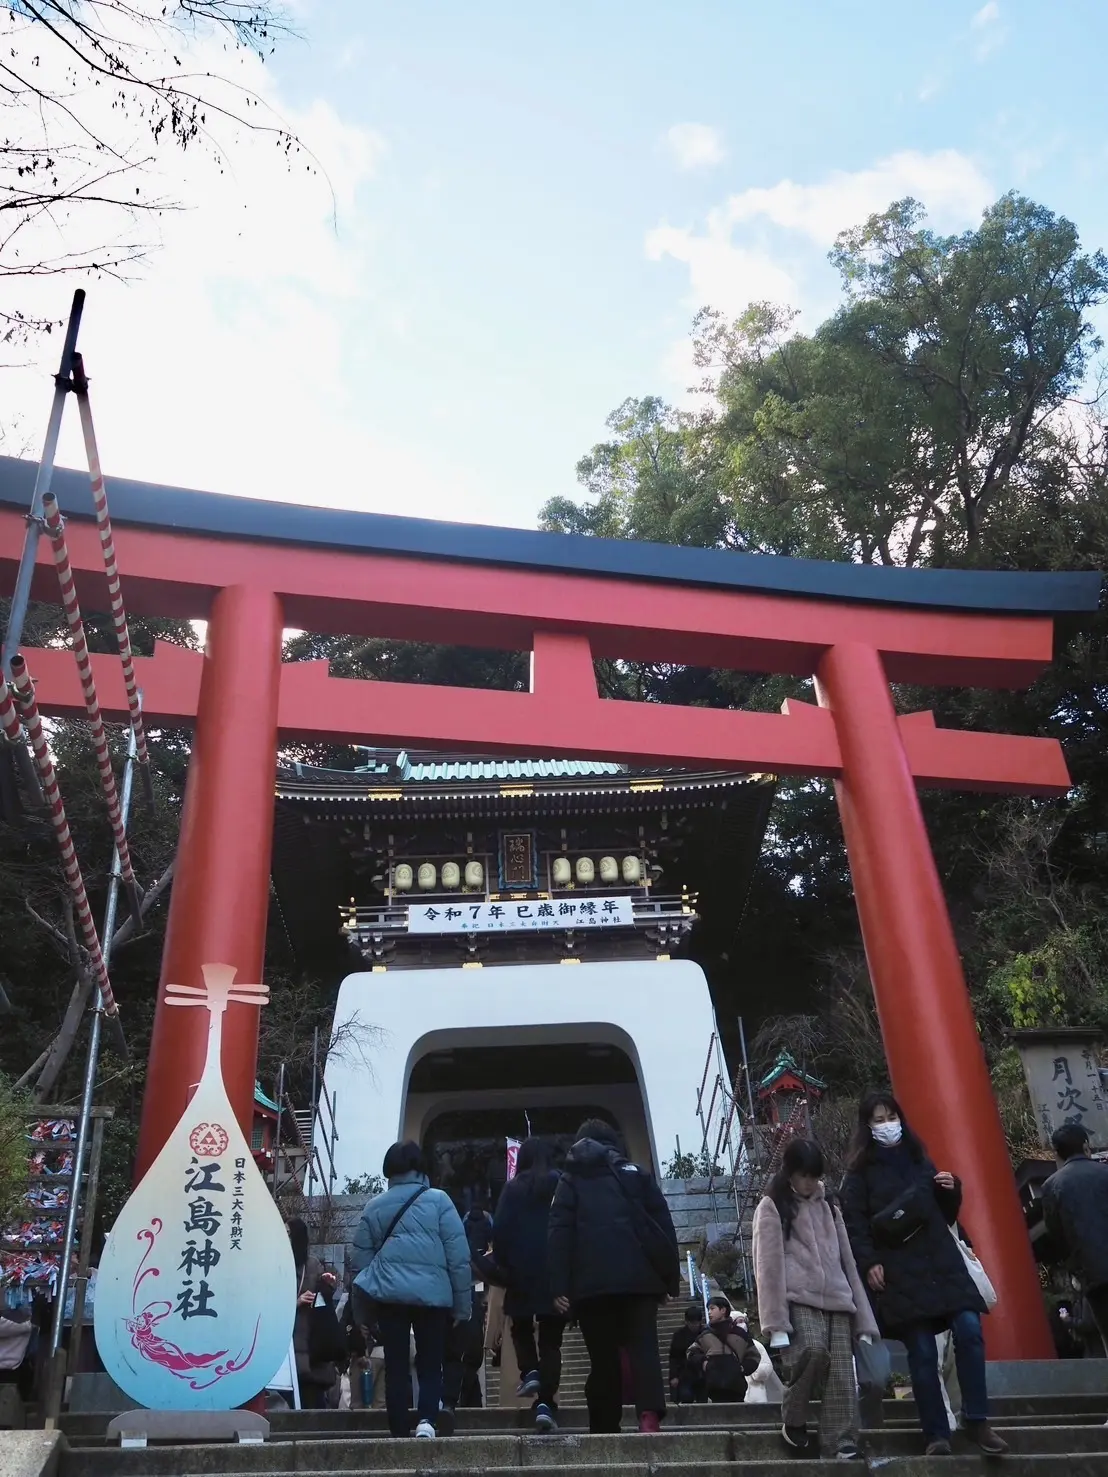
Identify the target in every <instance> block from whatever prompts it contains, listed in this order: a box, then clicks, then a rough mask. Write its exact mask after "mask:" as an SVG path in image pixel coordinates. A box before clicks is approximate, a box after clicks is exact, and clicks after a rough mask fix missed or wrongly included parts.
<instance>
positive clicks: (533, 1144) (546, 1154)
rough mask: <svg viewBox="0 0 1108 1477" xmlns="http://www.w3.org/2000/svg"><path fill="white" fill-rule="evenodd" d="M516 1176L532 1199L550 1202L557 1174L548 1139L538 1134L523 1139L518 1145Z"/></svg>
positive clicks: (547, 1203) (552, 1150) (552, 1151)
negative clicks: (524, 1185)
mask: <svg viewBox="0 0 1108 1477" xmlns="http://www.w3.org/2000/svg"><path fill="white" fill-rule="evenodd" d="M516 1178H517V1179H519V1180H520V1181H521V1182H522V1183H524V1184H526V1186H527V1194H528V1196H529V1197H530V1198H531V1199H532V1200H539V1201H542V1202H543V1203H544V1204H546V1205H549V1204H550V1202H551V1200H553V1198H554V1189H555V1187H556V1185H557V1183H558V1175H557V1171H556V1170H555V1168H554V1149H553V1146H552V1145H551V1143H550V1141H549V1140H548V1139H544V1138H540V1137H539V1136H538V1135H535V1136H534V1137H532V1138H529V1139H524V1141H523V1143H522V1144H521V1145H520V1146H519V1159H518V1160H517V1162H516Z"/></svg>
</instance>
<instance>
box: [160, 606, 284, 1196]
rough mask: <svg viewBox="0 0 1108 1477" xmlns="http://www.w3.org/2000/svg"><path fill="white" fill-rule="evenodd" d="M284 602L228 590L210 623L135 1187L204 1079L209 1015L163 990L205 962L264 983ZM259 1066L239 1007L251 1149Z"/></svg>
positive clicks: (240, 1112)
mask: <svg viewBox="0 0 1108 1477" xmlns="http://www.w3.org/2000/svg"><path fill="white" fill-rule="evenodd" d="M281 623H282V617H281V603H280V601H279V600H278V599H277V596H276V595H274V594H272V593H270V591H268V590H260V589H255V588H251V587H248V586H246V585H228V586H227V587H226V588H225V589H223V590H221V591H220V592H219V594H218V595H217V596H216V597H215V600H214V602H213V604H212V610H211V616H210V618H209V621H208V636H207V645H206V648H205V652H204V668H203V673H202V676H201V678H200V703H199V707H198V710H197V714H196V732H195V736H194V738H193V744H192V756H191V759H190V761H189V770H188V786H187V789H186V791H185V805H184V812H183V814H182V817H181V837H180V842H179V845H178V851H177V866H176V872H175V874H174V878H173V897H172V902H171V903H170V908H169V921H168V924H167V926H166V936H165V953H164V954H163V956H162V973H161V979H160V980H159V982H158V1001H157V1006H156V1008H155V1014H154V1032H153V1037H152V1039H151V1043H150V1062H149V1066H148V1068H147V1076H146V1092H145V1094H144V1097H143V1105H142V1127H141V1130H140V1132H139V1143H138V1155H137V1160H136V1164H135V1181H136V1183H137V1182H138V1181H139V1180H140V1179H141V1178H142V1176H143V1175H144V1174H145V1173H146V1171H147V1170H148V1169H149V1168H150V1165H151V1164H152V1163H153V1162H154V1160H155V1159H156V1158H157V1156H158V1152H159V1150H160V1149H161V1147H162V1145H163V1144H164V1143H165V1141H166V1139H167V1138H168V1137H169V1134H170V1133H171V1131H172V1130H173V1128H174V1127H175V1125H176V1123H177V1120H178V1119H179V1118H180V1116H181V1114H182V1113H183V1112H184V1110H185V1107H186V1106H187V1103H188V1099H189V1097H190V1096H191V1094H192V1089H193V1088H194V1087H195V1086H196V1084H197V1082H198V1081H199V1080H200V1073H201V1070H202V1068H203V1065H204V1052H205V1049H206V1045H207V1035H208V1016H207V1012H206V1011H202V1010H175V1009H172V1008H171V1007H170V1006H168V1005H167V1004H166V999H165V987H166V985H167V984H168V983H170V982H171V981H172V982H173V983H176V984H193V983H194V982H195V981H197V980H199V979H200V978H201V977H202V976H201V973H200V966H201V965H202V964H233V965H234V966H235V968H236V969H237V970H238V977H239V979H240V980H246V981H254V980H260V979H261V978H262V964H263V960H264V956H265V935H266V916H267V913H268V911H269V868H270V851H271V850H272V844H273V786H274V782H275V779H276V772H277V705H278V697H279V694H280V685H281ZM257 1060H258V1008H257V1006H253V1005H241V1004H237V1005H231V1006H229V1007H228V1010H227V1016H226V1019H225V1022H224V1027H223V1080H224V1082H225V1084H226V1087H227V1094H228V1096H229V1097H230V1099H231V1103H232V1106H233V1107H234V1110H235V1116H236V1118H237V1119H238V1121H239V1126H240V1127H241V1128H242V1130H243V1132H244V1134H245V1135H246V1141H247V1143H249V1142H250V1132H251V1124H252V1120H253V1112H254V1076H255V1068H256V1066H257Z"/></svg>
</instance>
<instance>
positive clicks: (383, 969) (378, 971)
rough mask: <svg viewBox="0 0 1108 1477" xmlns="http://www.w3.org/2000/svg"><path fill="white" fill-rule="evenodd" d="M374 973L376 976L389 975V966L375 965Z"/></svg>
mask: <svg viewBox="0 0 1108 1477" xmlns="http://www.w3.org/2000/svg"><path fill="white" fill-rule="evenodd" d="M372 972H373V973H374V974H387V973H388V965H387V964H375V965H374V966H373V971H372Z"/></svg>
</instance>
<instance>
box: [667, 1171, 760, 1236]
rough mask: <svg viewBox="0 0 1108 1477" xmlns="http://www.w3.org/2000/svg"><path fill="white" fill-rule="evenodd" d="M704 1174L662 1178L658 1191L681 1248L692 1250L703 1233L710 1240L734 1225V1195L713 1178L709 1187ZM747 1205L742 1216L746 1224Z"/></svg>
mask: <svg viewBox="0 0 1108 1477" xmlns="http://www.w3.org/2000/svg"><path fill="white" fill-rule="evenodd" d="M709 1184H710V1182H709V1180H708V1179H707V1178H702V1179H693V1180H663V1181H662V1191H663V1193H664V1194H665V1197H666V1201H667V1203H668V1204H669V1213H670V1215H672V1217H673V1224H674V1226H675V1228H676V1230H677V1240H678V1241H679V1243H680V1244H681V1246H682V1248H684V1247H688V1248H689V1249H690V1250H691V1251H693V1252H694V1253H696V1252H698V1251H699V1249H700V1244H701V1242H702V1241H703V1240H704V1239H705V1236H707V1239H708V1240H709V1241H714V1240H716V1238H717V1237H718V1236H719V1235H720V1234H722V1233H723V1232H725V1231H726V1232H727V1233H731V1232H733V1231H734V1229H735V1224H736V1221H735V1197H734V1195H733V1194H732V1193H731V1190H730V1188H729V1187H727V1186H725V1185H723V1184H721V1183H720V1182H719V1181H718V1180H717V1181H716V1182H715V1187H714V1189H712V1188H709ZM751 1210H752V1207H751V1209H748V1211H747V1214H746V1216H745V1218H744V1219H745V1220H746V1223H747V1226H748V1227H749V1222H750V1215H751Z"/></svg>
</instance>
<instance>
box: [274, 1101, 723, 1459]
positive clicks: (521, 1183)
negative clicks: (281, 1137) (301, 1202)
mask: <svg viewBox="0 0 1108 1477" xmlns="http://www.w3.org/2000/svg"><path fill="white" fill-rule="evenodd" d="M383 1170H384V1177H385V1179H386V1180H387V1182H388V1183H387V1188H386V1189H385V1190H384V1191H383V1192H382V1193H381V1194H379V1195H376V1196H374V1198H373V1199H372V1200H370V1201H369V1203H368V1204H367V1205H366V1207H365V1210H364V1211H363V1213H362V1218H361V1221H360V1223H359V1225H358V1229H357V1232H356V1234H355V1237H354V1247H353V1256H352V1274H353V1275H352V1281H351V1286H350V1288H349V1291H348V1294H347V1296H346V1297H345V1298H343V1297H341V1296H340V1297H336V1293H337V1292H338V1278H337V1277H336V1276H335V1274H334V1273H333V1272H331V1271H329V1270H327V1269H325V1268H324V1267H322V1266H321V1264H320V1263H319V1262H318V1261H317V1260H316V1259H315V1258H314V1257H312V1256H310V1255H309V1251H308V1233H307V1230H306V1228H305V1227H304V1224H303V1222H301V1221H295V1220H294V1221H290V1222H289V1223H288V1229H289V1239H290V1241H291V1243H292V1247H293V1253H294V1260H295V1262H296V1276H297V1311H296V1324H295V1338H294V1350H295V1355H296V1371H297V1377H298V1382H299V1386H300V1395H301V1403H302V1404H303V1405H305V1406H317V1407H318V1406H325V1405H328V1404H332V1405H333V1404H336V1403H337V1402H338V1399H339V1390H340V1369H341V1370H345V1371H347V1373H348V1379H349V1392H350V1394H349V1398H350V1404H351V1406H353V1407H358V1406H369V1405H371V1404H380V1403H381V1398H382V1390H383V1402H384V1406H385V1409H386V1411H387V1415H388V1423H389V1430H390V1432H391V1433H392V1434H393V1435H394V1436H407V1435H410V1434H413V1412H414V1435H415V1436H416V1437H417V1438H418V1439H420V1440H432V1439H434V1438H435V1437H436V1436H442V1435H450V1434H452V1433H453V1430H454V1421H455V1412H456V1410H457V1408H458V1407H459V1406H474V1405H480V1404H481V1402H482V1391H481V1381H480V1374H481V1369H482V1366H483V1364H484V1359H485V1353H486V1349H487V1348H488V1347H489V1346H490V1344H491V1345H495V1344H496V1343H497V1341H498V1338H499V1329H500V1327H501V1325H502V1324H503V1323H506V1325H507V1328H508V1331H509V1336H510V1339H511V1343H512V1347H513V1349H514V1351H515V1356H516V1361H517V1364H518V1367H519V1372H520V1380H519V1385H518V1389H517V1391H516V1394H517V1396H518V1397H520V1398H530V1399H531V1401H532V1408H533V1413H534V1420H535V1429H536V1430H537V1431H539V1432H552V1431H556V1430H557V1428H558V1388H559V1385H560V1383H561V1372H562V1340H563V1337H564V1334H565V1329H566V1326H567V1324H568V1323H569V1321H570V1319H571V1318H572V1319H573V1320H574V1321H575V1322H576V1323H577V1324H578V1326H579V1327H580V1329H581V1333H582V1336H583V1338H584V1340H585V1344H586V1347H587V1348H588V1351H589V1357H590V1363H591V1371H590V1374H589V1378H588V1381H587V1383H586V1401H587V1404H588V1409H589V1428H590V1430H592V1431H596V1432H599V1431H618V1430H619V1427H620V1418H621V1415H622V1408H623V1394H624V1390H623V1385H624V1381H623V1366H624V1362H626V1363H627V1365H628V1366H629V1372H630V1383H631V1387H632V1398H633V1400H634V1403H635V1406H636V1410H637V1413H638V1423H639V1428H640V1430H644V1431H656V1430H658V1429H659V1426H660V1423H661V1420H662V1418H663V1416H664V1415H665V1409H666V1397H665V1382H664V1379H663V1376H662V1369H661V1361H660V1359H659V1355H658V1326H657V1318H658V1308H659V1305H660V1303H662V1302H664V1301H665V1300H666V1298H667V1297H669V1296H673V1295H675V1294H676V1293H677V1291H678V1288H679V1286H680V1263H679V1259H678V1250H677V1236H676V1233H675V1231H674V1228H673V1221H672V1219H671V1217H670V1214H669V1209H668V1206H667V1205H666V1201H665V1197H664V1196H663V1194H662V1192H661V1190H660V1188H659V1186H658V1183H657V1181H656V1180H655V1179H654V1177H653V1175H652V1174H650V1173H649V1172H648V1171H647V1170H645V1169H642V1168H640V1167H639V1166H638V1165H635V1164H633V1163H631V1162H630V1160H629V1159H628V1158H627V1155H626V1152H625V1150H624V1146H623V1143H622V1140H621V1138H620V1136H619V1134H618V1132H617V1131H616V1130H615V1129H614V1128H613V1127H612V1126H611V1125H610V1124H609V1123H606V1122H604V1121H602V1120H600V1119H592V1120H589V1121H588V1122H586V1123H584V1124H582V1126H581V1128H580V1130H579V1131H578V1133H577V1135H576V1140H575V1142H574V1144H573V1146H572V1148H571V1149H570V1152H569V1154H568V1155H567V1156H566V1161H565V1165H564V1167H563V1168H562V1169H561V1170H560V1171H559V1170H558V1169H557V1168H556V1167H555V1164H554V1156H553V1148H552V1145H551V1144H550V1143H549V1142H548V1141H546V1140H544V1139H542V1138H537V1137H536V1138H529V1139H527V1140H526V1142H525V1143H523V1145H522V1146H521V1148H520V1151H519V1157H518V1161H517V1173H516V1176H515V1178H514V1179H512V1180H511V1181H509V1182H507V1183H506V1184H505V1186H504V1188H503V1190H502V1192H501V1194H500V1198H499V1201H498V1203H497V1206H496V1213H495V1217H494V1216H493V1215H491V1214H490V1213H489V1211H488V1210H487V1209H486V1208H485V1207H484V1206H482V1205H481V1204H479V1203H476V1202H475V1201H474V1200H473V1198H472V1196H469V1197H466V1199H465V1200H464V1201H463V1202H462V1203H461V1205H459V1204H458V1203H457V1199H456V1197H452V1196H450V1195H448V1194H447V1193H446V1192H445V1191H444V1190H442V1189H435V1188H432V1187H431V1184H430V1181H429V1179H428V1175H427V1171H426V1165H425V1163H424V1159H423V1154H422V1151H421V1149H420V1147H419V1145H418V1144H415V1143H410V1142H409V1143H399V1144H393V1145H392V1147H391V1148H390V1149H389V1151H388V1153H387V1154H386V1155H385V1161H384V1166H383ZM708 1362H709V1363H710V1362H711V1360H710V1358H708Z"/></svg>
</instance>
